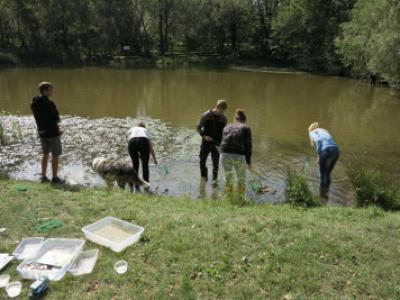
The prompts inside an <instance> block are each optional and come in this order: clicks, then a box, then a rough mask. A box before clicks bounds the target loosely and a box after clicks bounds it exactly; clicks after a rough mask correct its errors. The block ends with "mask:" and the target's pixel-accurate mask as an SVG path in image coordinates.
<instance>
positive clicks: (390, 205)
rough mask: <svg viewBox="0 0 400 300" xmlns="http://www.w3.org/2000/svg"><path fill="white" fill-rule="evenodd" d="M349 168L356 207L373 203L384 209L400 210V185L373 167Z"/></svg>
mask: <svg viewBox="0 0 400 300" xmlns="http://www.w3.org/2000/svg"><path fill="white" fill-rule="evenodd" d="M349 169H350V170H349V177H350V180H351V183H352V184H353V187H354V189H355V191H356V204H357V206H358V207H367V206H370V205H375V206H379V207H382V208H383V209H385V210H400V187H399V186H397V185H396V184H394V183H393V182H392V181H391V180H390V179H388V177H387V176H385V174H384V173H382V172H381V171H378V170H374V169H364V168H354V167H353V168H349Z"/></svg>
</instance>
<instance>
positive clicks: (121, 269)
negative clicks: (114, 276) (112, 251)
mask: <svg viewBox="0 0 400 300" xmlns="http://www.w3.org/2000/svg"><path fill="white" fill-rule="evenodd" d="M114 270H115V272H117V273H118V274H124V273H126V271H127V270H128V263H127V262H126V261H125V260H119V261H117V262H116V263H115V264H114Z"/></svg>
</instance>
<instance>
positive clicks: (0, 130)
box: [0, 120, 6, 145]
mask: <svg viewBox="0 0 400 300" xmlns="http://www.w3.org/2000/svg"><path fill="white" fill-rule="evenodd" d="M5 143H6V141H5V136H4V128H3V123H2V122H1V120H0V145H4V144H5Z"/></svg>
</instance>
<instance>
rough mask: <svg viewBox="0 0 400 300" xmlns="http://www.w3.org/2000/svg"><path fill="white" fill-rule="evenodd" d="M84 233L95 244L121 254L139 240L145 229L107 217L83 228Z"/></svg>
mask: <svg viewBox="0 0 400 300" xmlns="http://www.w3.org/2000/svg"><path fill="white" fill-rule="evenodd" d="M82 231H83V233H84V235H85V237H86V238H87V239H88V240H90V241H92V242H93V243H96V244H99V245H102V246H105V247H108V248H110V249H111V250H113V251H114V252H121V251H122V250H124V249H125V248H126V247H128V246H130V245H132V244H134V243H136V242H137V241H138V240H139V238H140V236H141V235H142V233H143V231H144V228H143V227H140V226H137V225H134V224H132V223H129V222H126V221H122V220H120V219H117V218H114V217H106V218H104V219H102V220H99V221H97V222H95V223H93V224H90V225H88V226H86V227H84V228H82Z"/></svg>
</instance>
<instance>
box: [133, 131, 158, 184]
mask: <svg viewBox="0 0 400 300" xmlns="http://www.w3.org/2000/svg"><path fill="white" fill-rule="evenodd" d="M128 137H129V138H128V139H129V141H128V152H129V156H130V157H131V159H132V164H133V168H134V170H135V171H136V173H137V174H139V159H140V160H141V162H142V171H143V180H145V181H146V182H150V181H149V179H150V170H149V160H150V155H151V156H152V157H153V160H154V163H155V164H156V165H157V164H158V162H157V158H156V154H155V152H154V145H153V142H152V141H151V139H150V135H149V133H148V131H147V129H146V126H145V124H144V123H139V124H138V126H136V127H132V128H131V129H129V131H128ZM135 189H136V190H139V189H140V187H139V186H138V185H136V186H135Z"/></svg>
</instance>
